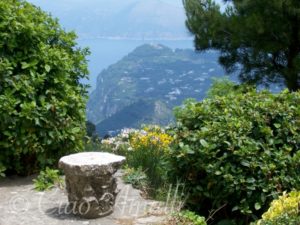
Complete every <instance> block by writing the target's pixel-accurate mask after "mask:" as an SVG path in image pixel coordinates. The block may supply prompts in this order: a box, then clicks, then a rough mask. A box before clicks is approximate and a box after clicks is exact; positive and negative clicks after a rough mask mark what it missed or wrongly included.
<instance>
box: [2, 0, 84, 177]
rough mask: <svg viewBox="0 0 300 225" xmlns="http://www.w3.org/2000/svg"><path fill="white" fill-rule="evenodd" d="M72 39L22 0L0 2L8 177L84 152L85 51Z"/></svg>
mask: <svg viewBox="0 0 300 225" xmlns="http://www.w3.org/2000/svg"><path fill="white" fill-rule="evenodd" d="M75 38H76V35H75V34H74V33H73V32H65V31H64V30H63V29H62V28H61V27H60V26H59V24H58V22H57V20H55V19H52V18H51V17H50V16H49V15H48V14H46V13H44V12H42V11H41V10H40V9H39V8H37V7H35V6H33V5H31V4H29V3H27V2H26V1H22V0H5V1H0V149H1V154H0V163H2V164H3V166H4V167H5V168H6V169H7V170H9V171H10V172H13V173H19V174H20V173H21V174H29V173H33V172H36V171H38V168H44V167H45V166H47V165H56V164H57V160H58V158H59V157H61V156H63V155H65V154H68V153H71V152H74V151H80V150H82V148H83V137H84V135H85V102H86V96H87V93H86V88H85V86H84V85H82V84H80V83H79V81H80V79H81V78H85V77H86V75H87V72H88V71H87V62H86V59H85V56H86V55H87V54H88V50H87V49H79V48H78V47H76V42H75Z"/></svg>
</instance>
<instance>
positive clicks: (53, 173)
mask: <svg viewBox="0 0 300 225" xmlns="http://www.w3.org/2000/svg"><path fill="white" fill-rule="evenodd" d="M33 182H34V186H35V189H36V190H38V191H45V190H49V189H51V188H52V187H54V186H55V185H58V186H59V187H61V186H62V185H63V179H62V178H61V177H60V176H59V170H54V169H50V168H48V167H47V168H46V170H45V171H41V172H40V174H39V175H38V177H37V179H34V180H33Z"/></svg>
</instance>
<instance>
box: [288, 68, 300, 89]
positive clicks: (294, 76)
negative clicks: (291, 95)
mask: <svg viewBox="0 0 300 225" xmlns="http://www.w3.org/2000/svg"><path fill="white" fill-rule="evenodd" d="M299 82H300V76H299V72H298V71H297V70H296V69H288V70H287V74H286V76H285V83H286V86H287V88H288V89H289V90H290V91H291V92H294V91H298V90H300V83H299Z"/></svg>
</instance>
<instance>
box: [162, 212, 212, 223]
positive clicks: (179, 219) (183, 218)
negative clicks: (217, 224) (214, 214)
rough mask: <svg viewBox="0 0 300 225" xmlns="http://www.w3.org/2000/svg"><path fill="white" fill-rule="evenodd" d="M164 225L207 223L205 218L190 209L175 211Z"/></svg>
mask: <svg viewBox="0 0 300 225" xmlns="http://www.w3.org/2000/svg"><path fill="white" fill-rule="evenodd" d="M166 225H207V224H206V221H205V218H204V217H202V216H199V215H197V214H195V213H194V212H191V211H188V210H186V211H182V212H179V213H176V214H174V215H173V216H172V218H171V219H170V220H169V221H168V222H167V223H166Z"/></svg>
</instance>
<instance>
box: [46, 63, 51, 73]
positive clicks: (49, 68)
mask: <svg viewBox="0 0 300 225" xmlns="http://www.w3.org/2000/svg"><path fill="white" fill-rule="evenodd" d="M45 70H46V72H47V73H49V71H50V70H51V67H50V66H49V65H47V64H46V65H45Z"/></svg>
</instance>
